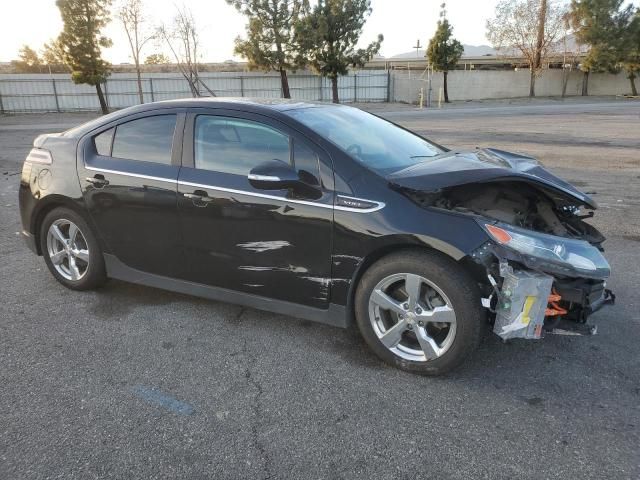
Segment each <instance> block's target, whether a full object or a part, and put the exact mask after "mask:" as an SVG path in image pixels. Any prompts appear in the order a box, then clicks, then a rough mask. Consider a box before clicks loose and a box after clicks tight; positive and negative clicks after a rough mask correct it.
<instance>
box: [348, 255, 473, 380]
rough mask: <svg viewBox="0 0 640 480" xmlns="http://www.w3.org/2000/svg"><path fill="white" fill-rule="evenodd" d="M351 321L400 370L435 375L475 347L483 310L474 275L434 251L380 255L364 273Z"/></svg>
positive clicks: (384, 358)
mask: <svg viewBox="0 0 640 480" xmlns="http://www.w3.org/2000/svg"><path fill="white" fill-rule="evenodd" d="M355 307H356V320H357V323H358V327H359V329H360V331H361V333H362V336H363V337H364V339H365V341H366V342H367V344H368V345H369V346H370V347H371V349H372V350H373V351H374V352H375V353H376V354H377V355H378V356H379V357H380V358H382V359H383V360H384V361H385V362H387V363H389V364H391V365H394V366H397V367H399V368H401V369H403V370H406V371H410V372H414V373H421V374H425V375H440V374H443V373H446V372H448V371H449V370H451V369H452V368H454V367H456V366H457V365H459V364H460V363H461V362H462V361H463V360H464V359H465V358H466V356H467V355H468V354H469V353H471V352H472V351H473V350H474V349H475V347H476V346H477V344H478V342H479V340H480V335H481V328H482V324H483V322H482V319H483V317H484V313H483V311H482V309H481V307H480V293H479V291H478V287H477V285H476V284H475V282H474V281H473V279H472V278H471V277H470V276H469V275H468V274H467V273H466V272H465V271H464V270H463V269H462V268H461V267H460V265H458V264H457V263H455V262H454V261H452V260H450V259H449V258H447V257H444V256H443V255H441V254H438V253H436V252H426V251H406V252H400V253H396V254H392V255H389V256H387V257H384V258H383V259H381V260H379V261H378V262H377V263H375V264H374V265H373V266H372V267H371V268H369V270H367V272H366V273H365V274H364V275H363V277H362V280H361V282H360V285H359V286H358V290H357V291H356V303H355Z"/></svg>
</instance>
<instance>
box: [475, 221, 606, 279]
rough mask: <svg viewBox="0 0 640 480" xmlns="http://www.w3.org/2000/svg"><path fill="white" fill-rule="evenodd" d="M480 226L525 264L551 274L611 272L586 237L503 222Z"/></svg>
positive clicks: (600, 275) (599, 275)
mask: <svg viewBox="0 0 640 480" xmlns="http://www.w3.org/2000/svg"><path fill="white" fill-rule="evenodd" d="M479 223H480V225H481V226H482V227H483V228H484V230H485V231H486V232H487V233H488V234H489V236H490V237H491V238H492V239H493V240H495V241H496V242H497V243H498V244H499V245H502V246H503V247H506V248H508V249H511V250H514V251H516V252H518V253H520V254H521V257H522V260H523V261H524V263H525V264H529V266H533V267H534V268H539V269H540V270H543V271H547V272H550V273H557V274H561V275H567V276H581V277H588V278H599V279H601V278H607V277H608V276H609V274H610V272H611V269H610V267H609V264H608V263H607V260H606V259H605V258H604V257H603V256H602V254H601V253H600V251H599V250H598V249H597V248H596V247H594V246H593V245H591V244H590V243H589V242H587V241H584V240H575V239H571V238H562V237H557V236H555V235H547V234H544V233H538V232H533V231H531V230H525V229H523V228H518V227H514V226H512V225H505V224H502V223H495V224H492V223H486V221H479Z"/></svg>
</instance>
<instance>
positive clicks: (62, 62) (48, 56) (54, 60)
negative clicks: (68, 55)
mask: <svg viewBox="0 0 640 480" xmlns="http://www.w3.org/2000/svg"><path fill="white" fill-rule="evenodd" d="M42 60H43V63H44V64H45V65H46V66H47V67H48V68H49V71H51V72H57V73H59V72H70V71H71V68H70V67H69V65H68V64H67V63H66V59H65V52H64V46H63V45H62V43H61V42H60V38H59V37H58V38H55V39H53V40H50V41H49V42H47V43H45V44H44V45H43V47H42Z"/></svg>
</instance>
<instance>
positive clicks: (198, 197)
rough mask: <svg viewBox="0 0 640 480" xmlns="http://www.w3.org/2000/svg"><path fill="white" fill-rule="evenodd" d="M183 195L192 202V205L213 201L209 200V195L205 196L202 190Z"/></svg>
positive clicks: (205, 193) (212, 199)
mask: <svg viewBox="0 0 640 480" xmlns="http://www.w3.org/2000/svg"><path fill="white" fill-rule="evenodd" d="M183 195H184V196H185V197H186V198H189V199H191V200H193V201H194V203H195V202H202V203H211V202H213V201H214V200H215V199H214V198H211V197H210V196H209V195H207V192H205V191H204V190H196V191H195V192H193V193H183Z"/></svg>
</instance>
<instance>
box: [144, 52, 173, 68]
mask: <svg viewBox="0 0 640 480" xmlns="http://www.w3.org/2000/svg"><path fill="white" fill-rule="evenodd" d="M170 61H171V60H169V57H167V56H166V55H165V54H164V53H152V54H151V55H148V56H147V58H145V59H144V64H145V65H166V64H167V63H169V62H170Z"/></svg>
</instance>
